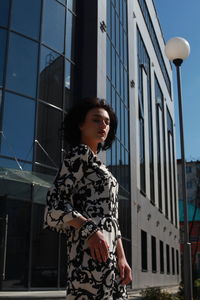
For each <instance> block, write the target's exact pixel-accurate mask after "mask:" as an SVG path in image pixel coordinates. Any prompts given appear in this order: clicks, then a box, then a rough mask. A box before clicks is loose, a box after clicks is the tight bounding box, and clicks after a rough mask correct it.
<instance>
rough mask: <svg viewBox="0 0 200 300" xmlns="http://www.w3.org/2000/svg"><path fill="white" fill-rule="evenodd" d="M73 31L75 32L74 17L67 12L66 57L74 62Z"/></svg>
mask: <svg viewBox="0 0 200 300" xmlns="http://www.w3.org/2000/svg"><path fill="white" fill-rule="evenodd" d="M74 31H75V16H74V15H73V14H72V13H71V12H70V11H69V10H68V11H67V22H66V57H67V58H69V59H70V60H72V61H74V55H75V49H74Z"/></svg>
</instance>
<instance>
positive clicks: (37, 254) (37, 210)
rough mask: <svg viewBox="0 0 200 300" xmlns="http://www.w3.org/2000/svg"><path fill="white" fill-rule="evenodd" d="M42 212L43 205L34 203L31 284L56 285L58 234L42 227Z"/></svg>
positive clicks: (39, 285) (35, 285) (33, 285)
mask: <svg viewBox="0 0 200 300" xmlns="http://www.w3.org/2000/svg"><path fill="white" fill-rule="evenodd" d="M43 214H44V205H41V204H36V203H34V204H33V225H32V226H33V227H32V232H33V239H32V269H31V279H32V280H31V286H32V287H56V285H57V276H58V270H57V268H58V245H59V244H58V238H59V235H58V234H56V233H55V232H52V231H51V230H44V229H43V228H42V224H43ZM49 245H51V247H49Z"/></svg>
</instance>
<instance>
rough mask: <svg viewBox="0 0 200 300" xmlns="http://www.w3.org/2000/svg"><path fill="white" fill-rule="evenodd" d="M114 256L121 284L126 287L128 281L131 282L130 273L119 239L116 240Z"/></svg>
mask: <svg viewBox="0 0 200 300" xmlns="http://www.w3.org/2000/svg"><path fill="white" fill-rule="evenodd" d="M116 255H117V261H118V268H119V272H120V277H121V284H122V285H126V284H128V283H129V282H130V281H132V271H131V268H130V267H129V264H128V262H127V260H126V256H125V253H124V248H123V245H122V240H121V238H119V239H118V240H117V248H116Z"/></svg>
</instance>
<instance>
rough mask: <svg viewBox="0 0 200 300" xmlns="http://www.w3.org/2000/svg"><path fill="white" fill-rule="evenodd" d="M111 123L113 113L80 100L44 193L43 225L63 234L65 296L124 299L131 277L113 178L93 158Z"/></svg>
mask: <svg viewBox="0 0 200 300" xmlns="http://www.w3.org/2000/svg"><path fill="white" fill-rule="evenodd" d="M116 128H117V120H116V116H115V114H114V112H113V111H112V109H111V107H110V106H109V105H107V104H106V103H105V101H104V100H100V99H98V98H87V99H84V100H82V101H80V102H79V103H78V104H77V105H76V106H75V107H74V108H72V109H71V110H70V111H69V113H68V114H67V116H66V118H65V121H64V135H65V140H66V142H67V143H68V144H70V145H71V146H72V147H71V150H70V151H69V152H68V153H67V155H66V157H65V159H64V162H63V164H62V166H61V168H60V170H59V172H58V174H57V176H56V178H55V182H54V185H53V186H52V188H51V189H50V190H49V191H48V193H47V207H46V210H45V226H48V227H51V228H54V229H56V230H57V231H62V232H65V233H66V236H67V259H68V260H67V261H68V266H67V297H66V299H67V300H73V299H81V300H83V299H84V300H87V299H91V300H92V299H96V300H100V299H101V300H102V299H103V300H112V299H127V294H126V289H125V285H126V284H128V283H129V282H130V281H131V280H132V277H131V269H130V267H129V265H128V263H127V261H126V257H125V254H124V250H123V246H122V241H121V233H120V230H119V225H118V202H117V193H118V183H117V180H116V179H115V178H114V177H113V175H112V174H111V173H110V172H109V170H108V169H107V168H106V166H105V165H104V164H103V163H102V162H101V161H100V160H99V159H98V157H97V153H98V152H99V151H100V149H101V148H102V150H106V149H108V148H109V147H110V146H111V145H112V142H113V140H114V137H115V133H116Z"/></svg>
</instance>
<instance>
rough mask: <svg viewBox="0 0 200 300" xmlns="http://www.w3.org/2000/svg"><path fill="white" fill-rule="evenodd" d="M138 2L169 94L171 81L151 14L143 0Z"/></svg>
mask: <svg viewBox="0 0 200 300" xmlns="http://www.w3.org/2000/svg"><path fill="white" fill-rule="evenodd" d="M138 2H139V4H140V8H141V10H142V14H143V17H144V20H145V23H146V25H147V29H148V31H149V35H150V38H151V41H152V43H153V46H154V49H155V52H156V55H157V58H158V62H159V64H160V68H161V71H162V73H163V77H164V80H165V83H166V86H167V88H168V91H169V94H170V95H171V81H170V78H169V75H168V71H167V68H166V66H165V62H164V59H163V55H162V51H161V49H160V46H159V42H158V39H157V36H156V32H155V30H154V27H153V24H152V20H151V16H150V14H149V10H148V7H147V4H146V1H145V0H139V1H138Z"/></svg>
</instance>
